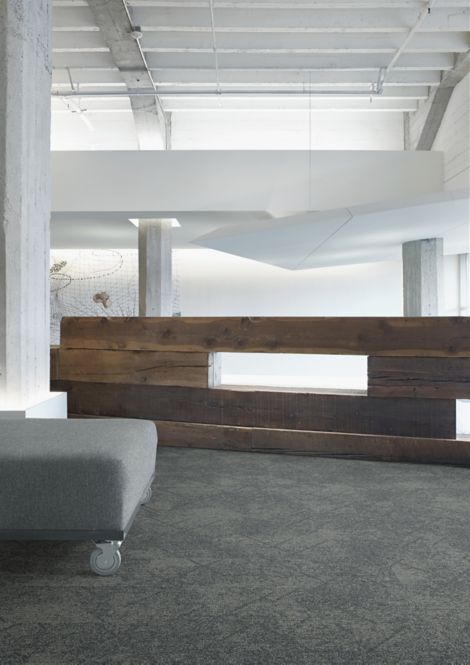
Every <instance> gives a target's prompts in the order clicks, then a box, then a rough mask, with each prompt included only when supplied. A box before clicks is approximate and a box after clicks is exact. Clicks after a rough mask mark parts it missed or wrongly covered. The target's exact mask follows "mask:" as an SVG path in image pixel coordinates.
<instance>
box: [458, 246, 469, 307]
mask: <svg viewBox="0 0 470 665" xmlns="http://www.w3.org/2000/svg"><path fill="white" fill-rule="evenodd" d="M457 271H458V273H457V279H458V285H457V287H458V308H459V311H458V313H459V316H468V314H469V313H470V254H457Z"/></svg>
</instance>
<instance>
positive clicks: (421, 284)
mask: <svg viewBox="0 0 470 665" xmlns="http://www.w3.org/2000/svg"><path fill="white" fill-rule="evenodd" d="M402 256H403V314H404V316H438V315H439V312H440V306H441V300H442V286H443V262H444V251H443V240H442V238H429V239H427V240H413V241H412V242H406V243H404V244H403V245H402Z"/></svg>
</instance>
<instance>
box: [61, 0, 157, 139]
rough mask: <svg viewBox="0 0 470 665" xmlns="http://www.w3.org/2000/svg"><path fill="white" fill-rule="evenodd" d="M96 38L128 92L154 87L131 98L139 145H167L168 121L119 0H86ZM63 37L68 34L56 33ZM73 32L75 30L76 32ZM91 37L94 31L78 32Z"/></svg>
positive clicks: (121, 1) (122, 4) (129, 21)
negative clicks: (148, 94)
mask: <svg viewBox="0 0 470 665" xmlns="http://www.w3.org/2000/svg"><path fill="white" fill-rule="evenodd" d="M88 4H89V7H90V9H91V12H92V14H93V18H94V20H95V22H96V25H97V26H98V27H99V29H100V35H99V37H100V38H101V39H103V40H104V42H105V44H106V47H107V48H108V49H109V51H110V53H111V56H112V58H113V61H114V63H115V65H116V67H117V68H118V69H119V71H120V72H121V75H122V78H123V80H124V82H125V84H126V86H127V88H128V90H129V91H132V90H139V89H142V88H145V89H149V88H153V89H154V90H155V95H154V96H152V97H132V98H131V100H130V102H131V107H132V112H133V114H134V121H135V126H136V130H137V137H138V142H139V147H140V148H141V149H143V150H152V149H158V148H160V147H162V143H163V146H164V147H166V148H167V147H169V141H170V124H169V123H170V121H169V117H168V115H167V114H166V113H165V111H164V109H163V106H162V104H161V102H160V99H159V98H158V95H157V94H156V89H155V84H154V82H153V79H152V77H151V75H150V73H149V71H148V68H147V63H146V61H145V57H144V55H143V53H142V50H141V48H140V45H139V42H138V40H137V39H135V38H134V37H133V35H132V31H133V27H134V26H133V25H132V22H131V19H130V16H129V13H128V11H127V8H126V5H125V3H124V1H123V0H88ZM57 34H59V35H63V36H65V37H66V38H68V37H69V33H67V34H65V33H57ZM76 34H77V33H76ZM78 34H80V35H81V36H82V37H94V36H95V33H94V32H82V33H78Z"/></svg>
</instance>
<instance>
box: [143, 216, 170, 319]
mask: <svg viewBox="0 0 470 665" xmlns="http://www.w3.org/2000/svg"><path fill="white" fill-rule="evenodd" d="M171 254H172V252H171V220H169V219H139V316H171V315H172V271H171V258H172V256H171Z"/></svg>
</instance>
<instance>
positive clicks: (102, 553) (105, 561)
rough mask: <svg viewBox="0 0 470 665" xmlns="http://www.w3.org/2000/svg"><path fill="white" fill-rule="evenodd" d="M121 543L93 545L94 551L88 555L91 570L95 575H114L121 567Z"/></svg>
mask: <svg viewBox="0 0 470 665" xmlns="http://www.w3.org/2000/svg"><path fill="white" fill-rule="evenodd" d="M121 543H122V541H120V540H107V541H104V542H102V543H95V545H96V549H94V550H93V552H92V553H91V555H90V568H91V570H92V571H93V572H94V573H96V574H97V575H103V576H106V575H114V573H116V572H117V571H118V570H119V568H120V566H121V553H120V551H119V548H120V547H121Z"/></svg>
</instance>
